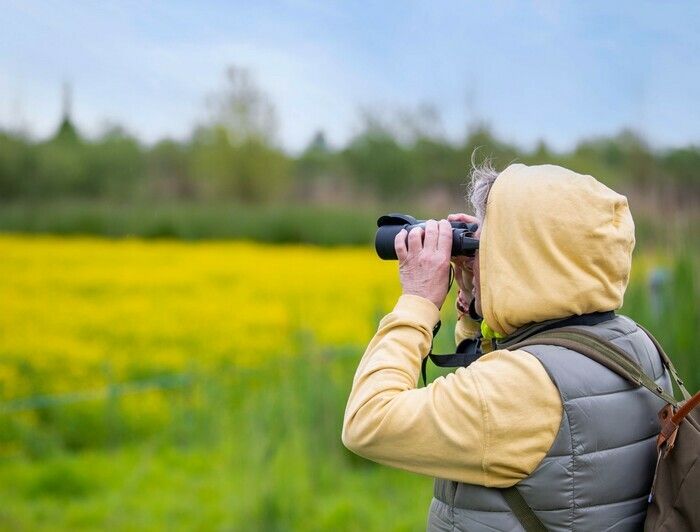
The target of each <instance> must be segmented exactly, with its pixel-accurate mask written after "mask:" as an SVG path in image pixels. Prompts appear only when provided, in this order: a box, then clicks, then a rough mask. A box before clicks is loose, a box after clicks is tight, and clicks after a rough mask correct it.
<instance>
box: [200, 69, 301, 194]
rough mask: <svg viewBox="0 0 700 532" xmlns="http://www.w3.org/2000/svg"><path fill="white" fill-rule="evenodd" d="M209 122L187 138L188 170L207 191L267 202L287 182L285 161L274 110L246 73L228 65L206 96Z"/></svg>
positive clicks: (286, 163)
mask: <svg viewBox="0 0 700 532" xmlns="http://www.w3.org/2000/svg"><path fill="white" fill-rule="evenodd" d="M208 103H209V108H210V111H211V114H210V120H209V122H208V123H207V124H206V125H205V126H202V127H200V128H198V129H197V130H196V131H195V134H194V135H193V139H192V150H193V153H192V171H193V174H194V176H195V178H196V179H198V180H201V181H202V182H203V184H204V187H203V188H204V190H205V191H206V192H207V193H208V194H215V195H217V196H219V195H224V196H228V197H235V198H238V199H241V200H243V201H249V202H259V201H267V200H270V199H273V198H276V197H280V196H281V195H283V194H284V193H285V192H286V191H287V190H288V189H289V186H290V173H289V161H288V158H287V156H286V155H285V154H284V153H283V152H282V151H281V150H280V149H279V148H277V147H276V146H275V143H274V138H275V132H276V125H277V124H276V118H275V110H274V106H273V105H272V103H271V101H270V99H269V97H268V96H267V95H266V94H265V93H264V92H263V91H262V90H261V89H259V88H258V87H257V86H256V84H255V83H254V81H253V79H252V76H251V75H250V73H249V71H247V70H245V69H241V68H238V67H234V66H232V67H229V68H228V69H227V71H226V86H225V88H224V89H223V90H222V91H220V92H219V93H216V94H214V95H212V96H211V97H210V98H209V101H208Z"/></svg>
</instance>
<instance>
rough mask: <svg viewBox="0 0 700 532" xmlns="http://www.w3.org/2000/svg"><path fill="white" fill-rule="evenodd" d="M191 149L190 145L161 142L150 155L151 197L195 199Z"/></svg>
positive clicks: (169, 141) (172, 141)
mask: <svg viewBox="0 0 700 532" xmlns="http://www.w3.org/2000/svg"><path fill="white" fill-rule="evenodd" d="M190 157H191V149H190V146H189V145H188V144H181V143H178V142H175V141H174V140H169V139H166V140H161V141H160V142H158V143H157V144H156V145H155V146H153V148H151V150H150V151H149V153H148V163H147V164H148V179H149V191H148V193H149V195H153V196H156V197H163V198H179V199H187V198H190V199H193V198H195V197H196V196H197V192H198V191H197V188H196V183H195V181H194V180H193V178H192V175H191V174H190Z"/></svg>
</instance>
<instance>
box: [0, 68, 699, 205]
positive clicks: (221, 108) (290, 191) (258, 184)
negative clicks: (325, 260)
mask: <svg viewBox="0 0 700 532" xmlns="http://www.w3.org/2000/svg"><path fill="white" fill-rule="evenodd" d="M208 108H209V114H210V116H209V119H208V120H207V121H205V123H203V124H200V125H199V126H197V127H196V128H194V130H193V132H192V133H191V135H190V136H189V138H188V139H187V140H185V141H175V140H162V141H160V142H158V143H156V144H154V145H151V146H147V145H144V144H143V143H142V142H140V141H139V139H138V138H136V137H134V136H133V135H130V134H129V133H128V132H127V131H125V130H124V129H122V128H120V127H111V128H109V129H108V130H107V131H105V132H104V133H103V134H102V135H100V136H99V137H98V138H94V139H87V138H84V137H83V136H81V135H80V133H79V131H78V129H77V128H76V127H75V125H74V124H73V123H72V122H71V120H70V117H68V116H66V117H64V119H63V122H62V123H61V125H60V127H59V129H58V131H57V132H56V134H55V135H53V136H52V137H51V138H50V139H48V140H43V141H35V140H32V139H30V138H28V137H27V136H25V135H22V134H20V133H16V132H14V133H13V132H10V131H2V130H0V199H3V200H53V199H62V198H97V199H106V200H118V201H130V200H172V199H176V200H210V199H226V200H233V201H239V202H246V203H274V202H276V201H280V200H283V199H284V200H285V201H288V200H289V199H290V198H292V199H294V200H296V201H299V202H306V201H308V202H314V203H328V202H339V201H340V202H342V201H344V200H346V201H349V202H350V201H356V200H357V199H358V198H367V197H376V198H378V199H380V200H381V199H389V198H410V197H412V196H415V195H416V194H419V193H424V192H426V191H431V190H436V191H439V190H454V188H455V187H456V186H459V185H461V184H463V183H464V181H465V177H466V174H467V172H468V169H469V164H470V159H471V157H472V153H473V152H474V150H477V151H476V153H477V158H479V157H490V158H491V159H492V160H493V162H494V164H495V166H496V167H497V168H499V167H504V166H506V165H507V164H509V163H511V162H514V161H518V162H524V163H528V164H535V163H554V164H561V165H564V166H567V167H569V168H572V169H574V170H576V171H578V172H583V173H590V174H592V175H594V176H596V177H597V178H599V179H601V180H603V181H605V182H607V183H609V184H611V185H614V186H620V187H622V188H623V189H624V188H625V187H642V188H648V189H652V190H653V189H660V188H663V189H664V190H675V191H677V194H676V196H677V197H678V198H679V201H683V199H686V200H687V199H688V198H691V199H692V201H694V200H695V199H697V197H698V195H700V194H699V193H700V178H699V177H698V168H700V147H699V146H687V147H682V148H673V149H665V150H654V149H652V148H651V147H650V146H649V145H648V144H647V143H646V142H645V141H644V139H643V138H642V137H641V136H639V135H637V134H635V133H634V132H633V131H629V130H624V131H622V132H620V133H619V134H617V135H614V136H610V137H599V138H595V139H589V140H583V141H581V142H579V143H578V144H577V145H576V146H575V147H574V148H573V149H572V150H570V151H568V152H565V153H561V152H554V151H552V150H550V149H549V147H548V146H547V145H546V144H545V143H544V142H540V143H539V144H538V145H537V146H536V147H535V148H534V149H531V150H523V149H521V148H519V147H517V146H515V145H513V144H510V143H506V142H503V141H502V140H499V139H498V138H496V137H495V136H494V135H493V134H492V133H491V131H490V129H489V128H488V127H487V126H485V125H478V126H475V127H472V128H471V129H470V131H469V132H468V133H467V134H466V135H465V137H464V138H463V140H462V141H459V142H455V141H450V140H448V139H447V138H446V137H445V136H444V135H442V134H441V133H440V127H439V118H438V116H437V113H436V112H435V111H434V110H433V109H432V108H430V107H427V106H424V107H420V108H418V109H416V110H414V111H411V112H404V113H401V114H399V113H395V114H394V115H392V116H388V117H387V116H386V115H380V114H378V113H369V112H367V113H364V114H363V116H362V127H361V128H360V129H359V131H358V132H357V133H356V134H355V135H354V136H353V137H352V138H351V139H350V140H349V141H348V143H347V144H346V145H345V146H342V147H332V146H330V145H329V144H328V142H327V141H326V138H325V135H324V134H323V132H318V133H316V134H315V135H314V137H313V138H312V139H311V140H310V142H309V144H308V146H307V147H306V149H305V150H303V152H302V153H300V154H298V155H290V154H289V153H287V152H285V151H284V150H283V149H282V148H281V147H280V146H279V145H278V143H277V142H276V141H275V131H276V117H275V111H274V106H273V104H272V102H271V101H270V100H269V98H268V97H267V95H266V94H265V93H264V92H263V91H261V90H260V89H259V88H258V87H257V86H256V85H255V83H254V82H253V79H252V77H251V76H250V74H249V72H247V71H245V70H241V69H238V68H230V69H229V70H228V71H227V75H226V86H225V87H224V88H223V89H222V90H221V91H220V92H218V93H215V94H213V95H212V96H210V98H209V99H208Z"/></svg>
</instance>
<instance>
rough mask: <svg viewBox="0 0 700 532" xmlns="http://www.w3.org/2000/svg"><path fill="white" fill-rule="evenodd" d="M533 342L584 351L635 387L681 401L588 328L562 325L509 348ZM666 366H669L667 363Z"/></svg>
mask: <svg viewBox="0 0 700 532" xmlns="http://www.w3.org/2000/svg"><path fill="white" fill-rule="evenodd" d="M531 345H556V346H560V347H565V348H567V349H571V350H572V351H576V352H577V353H581V354H582V355H585V356H587V357H588V358H590V359H592V360H595V361H596V362H598V363H599V364H601V365H603V366H605V367H606V368H608V369H609V370H611V371H613V372H615V373H616V374H618V375H619V376H620V377H622V378H623V379H625V380H627V381H628V382H629V383H630V384H632V385H633V386H635V387H638V386H644V387H645V388H646V389H647V390H649V391H650V392H651V393H653V394H654V395H656V396H657V397H658V398H660V399H662V400H663V401H665V402H666V403H669V404H672V405H673V406H677V405H678V401H676V399H675V398H674V397H673V396H672V395H669V394H668V393H666V391H664V389H663V388H662V387H661V386H660V385H658V384H656V383H655V382H654V379H652V378H651V377H649V376H648V375H647V374H646V373H645V372H644V370H643V369H642V367H641V366H640V365H639V364H637V363H636V362H635V361H633V360H632V359H631V358H630V357H629V355H627V353H625V352H624V351H623V350H622V349H621V348H619V347H618V346H616V345H615V344H613V343H612V342H610V341H608V340H604V339H603V338H600V337H599V336H597V335H596V334H593V333H591V332H589V331H587V330H582V329H577V328H576V327H562V328H561V329H556V330H552V331H545V332H542V333H539V334H535V335H534V336H531V337H530V338H527V339H526V340H523V341H522V342H518V343H516V344H513V345H512V346H509V347H508V349H510V350H515V349H520V348H521V347H526V346H531ZM664 355H665V353H664ZM661 358H662V360H664V358H665V359H666V360H668V361H669V363H670V359H668V356H663V355H662V357H661ZM664 365H665V366H666V367H669V366H668V365H666V363H665V362H664ZM674 371H675V370H674ZM669 372H670V369H669ZM679 380H680V379H679ZM681 382H682V381H681ZM686 393H687V390H686Z"/></svg>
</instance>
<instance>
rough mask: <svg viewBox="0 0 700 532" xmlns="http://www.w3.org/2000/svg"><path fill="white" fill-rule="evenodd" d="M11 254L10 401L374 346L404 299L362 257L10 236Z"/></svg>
mask: <svg viewBox="0 0 700 532" xmlns="http://www.w3.org/2000/svg"><path fill="white" fill-rule="evenodd" d="M0 257H2V259H1V260H0V301H1V302H2V303H1V304H2V312H0V398H1V399H3V400H7V399H12V398H17V397H22V396H26V395H27V394H30V393H33V394H36V393H59V392H68V391H74V390H81V389H86V388H94V387H99V386H102V385H104V384H105V380H106V379H115V380H117V381H122V380H128V379H131V378H134V377H141V376H144V375H152V374H155V373H160V372H163V371H168V372H173V371H182V370H186V369H188V368H192V367H197V368H215V367H217V366H221V365H227V364H235V365H243V366H255V365H259V364H260V363H262V362H263V361H267V360H269V359H271V358H272V359H274V358H277V357H284V356H289V355H290V354H293V353H291V352H290V351H292V346H293V345H295V339H296V337H297V336H298V335H299V334H306V335H309V336H311V337H313V339H314V340H315V341H317V342H319V343H321V344H325V345H329V344H332V345H338V344H357V343H362V342H365V341H366V340H367V339H368V338H370V337H371V334H372V329H373V327H374V325H373V320H372V318H373V317H374V316H375V315H376V314H378V313H381V312H384V311H386V310H388V309H389V308H391V305H392V304H393V301H394V300H395V298H396V297H397V295H398V290H399V287H398V282H397V275H396V266H395V264H393V265H392V264H388V263H384V262H382V261H379V260H378V259H377V258H376V256H374V255H373V252H372V251H371V250H369V249H357V248H354V249H353V248H333V249H321V248H314V247H305V246H294V247H289V246H287V247H274V246H269V245H259V244H252V243H230V242H221V243H219V242H214V243H211V242H210V243H181V242H176V241H164V242H155V243H154V242H144V241H140V240H121V241H110V240H99V239H91V238H70V239H65V238H52V237H25V236H0Z"/></svg>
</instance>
